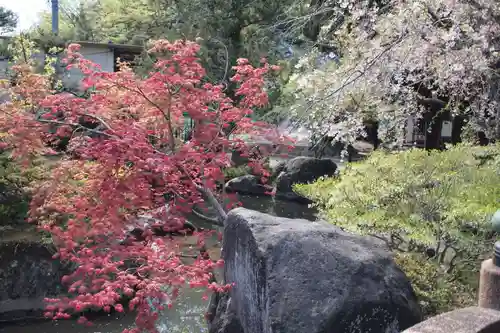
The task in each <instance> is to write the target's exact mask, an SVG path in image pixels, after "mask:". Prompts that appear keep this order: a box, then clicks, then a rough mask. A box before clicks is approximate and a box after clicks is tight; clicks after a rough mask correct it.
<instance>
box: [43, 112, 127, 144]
mask: <svg viewBox="0 0 500 333" xmlns="http://www.w3.org/2000/svg"><path fill="white" fill-rule="evenodd" d="M35 120H36V121H38V122H39V123H47V124H54V125H61V126H71V127H75V128H76V129H83V130H85V131H89V132H92V133H95V134H102V135H105V136H107V137H109V138H113V139H120V138H119V137H117V136H116V135H113V134H109V133H105V132H103V131H99V130H96V129H92V128H87V127H84V126H82V125H80V124H77V123H67V122H65V121H59V120H49V119H42V118H40V117H37V118H35Z"/></svg>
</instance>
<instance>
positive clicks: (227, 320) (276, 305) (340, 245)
mask: <svg viewBox="0 0 500 333" xmlns="http://www.w3.org/2000/svg"><path fill="white" fill-rule="evenodd" d="M223 259H224V260H225V267H224V276H225V280H226V281H225V282H226V283H235V286H234V287H233V288H232V289H231V290H230V292H229V294H228V295H225V296H220V299H222V301H220V302H219V306H218V309H217V313H215V315H214V317H213V319H212V320H211V325H210V333H271V332H272V333H290V332H293V333H357V332H360V333H367V332H370V333H396V332H401V331H402V330H404V329H406V328H408V327H411V326H413V325H414V324H416V323H418V322H419V321H420V320H421V311H420V307H419V305H418V302H417V299H416V296H415V294H414V292H413V289H412V287H411V285H410V283H409V281H408V279H407V278H406V276H405V275H404V273H403V272H402V271H401V270H400V269H399V268H398V267H397V266H396V264H395V263H394V261H393V260H392V256H391V253H390V252H389V251H388V250H387V249H386V248H385V245H384V244H383V243H382V242H381V241H379V240H377V239H375V238H371V237H362V236H358V235H354V234H350V233H347V232H344V231H341V230H340V229H338V228H336V227H333V226H331V225H329V224H327V223H326V222H323V221H319V222H310V221H307V220H300V219H295V220H292V219H287V218H279V217H275V216H271V215H267V214H263V213H259V212H256V211H251V210H248V209H244V208H237V209H234V210H232V211H231V212H230V213H229V214H228V218H227V220H226V225H225V228H224V245H223ZM224 297H225V298H224ZM230 327H233V329H229V328H230Z"/></svg>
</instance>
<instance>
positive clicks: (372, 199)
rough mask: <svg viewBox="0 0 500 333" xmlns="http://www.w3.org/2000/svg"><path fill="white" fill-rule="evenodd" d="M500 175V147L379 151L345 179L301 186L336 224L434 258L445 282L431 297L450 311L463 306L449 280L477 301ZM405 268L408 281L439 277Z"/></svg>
mask: <svg viewBox="0 0 500 333" xmlns="http://www.w3.org/2000/svg"><path fill="white" fill-rule="evenodd" d="M499 171H500V146H498V145H495V146H488V147H477V146H471V145H465V144H463V145H458V146H455V147H451V148H450V149H448V150H446V151H442V152H441V151H431V152H429V151H426V150H421V149H411V150H407V151H403V152H398V153H390V152H384V151H377V152H375V153H373V154H372V155H371V156H370V157H369V158H368V159H367V160H366V161H362V162H357V163H353V164H350V165H348V166H347V167H346V168H345V170H344V171H343V173H342V175H341V176H340V177H338V178H327V179H322V180H319V181H317V182H316V183H313V184H308V185H298V186H296V191H298V192H299V193H301V194H303V195H306V196H307V197H309V198H311V199H313V200H314V201H315V202H316V205H317V206H318V208H319V209H320V211H321V212H322V213H323V215H324V217H325V218H326V219H328V220H329V221H331V222H332V223H334V224H336V225H338V226H340V227H342V228H344V229H346V230H349V231H351V232H355V233H359V234H369V235H374V236H376V237H378V238H381V239H383V240H384V241H386V242H387V244H388V246H389V247H390V248H391V249H393V250H397V251H398V252H403V253H410V254H416V255H420V256H421V255H424V256H425V258H428V259H426V260H425V263H428V264H429V265H432V267H435V270H434V271H436V272H437V273H436V274H439V281H441V282H440V284H439V285H435V288H434V289H431V290H430V291H426V293H427V296H426V298H427V299H433V302H434V303H436V304H437V305H436V306H435V308H436V309H435V310H436V311H437V312H440V311H445V310H447V309H446V308H443V307H442V306H441V305H442V304H444V303H446V300H447V301H448V303H450V304H456V303H455V301H454V300H452V299H451V298H449V297H451V296H453V293H446V292H445V291H444V290H447V289H450V290H454V289H456V288H457V287H456V286H452V285H450V284H447V282H446V281H451V280H453V281H455V282H456V283H458V284H463V285H464V286H466V287H467V288H462V289H464V292H465V293H469V294H468V295H469V298H472V299H473V298H474V297H475V290H476V288H477V275H476V273H477V270H478V268H479V266H480V261H481V260H482V258H483V257H484V255H485V254H486V253H489V252H490V251H491V249H492V244H493V241H494V239H493V238H494V237H493V236H494V235H493V233H492V232H491V231H490V224H489V220H490V218H491V216H492V214H493V213H494V212H495V211H496V210H497V209H498V208H500V205H499V203H498V198H500V173H499ZM401 262H402V263H404V264H403V265H402V269H403V270H404V271H405V272H406V273H407V274H408V276H415V277H418V276H421V277H422V279H424V280H426V281H431V280H433V279H434V277H433V276H430V275H429V274H430V273H429V272H432V271H433V269H432V268H429V269H427V270H424V271H423V272H420V273H418V274H417V272H416V271H415V269H416V268H421V269H424V267H421V265H415V264H414V261H409V260H405V261H401ZM412 262H413V264H412ZM419 262H422V259H420V260H419ZM426 267H427V266H426ZM428 267H431V266H428ZM426 272H427V273H426ZM423 273H425V274H426V275H422V274H423ZM432 274H434V273H432ZM445 275H446V276H445ZM443 284H444V286H443ZM469 287H470V289H469ZM443 288H444V289H443ZM416 289H417V290H418V288H416ZM447 295H448V296H447ZM420 296H422V293H421V295H420ZM440 304H441V305H440Z"/></svg>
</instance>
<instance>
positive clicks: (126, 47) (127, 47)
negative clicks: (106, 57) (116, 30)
mask: <svg viewBox="0 0 500 333" xmlns="http://www.w3.org/2000/svg"><path fill="white" fill-rule="evenodd" d="M71 43H74V44H79V45H81V46H94V47H107V48H109V49H112V50H118V51H129V52H136V53H140V52H142V51H144V46H139V45H130V44H115V43H112V42H109V43H94V42H87V41H72V42H71Z"/></svg>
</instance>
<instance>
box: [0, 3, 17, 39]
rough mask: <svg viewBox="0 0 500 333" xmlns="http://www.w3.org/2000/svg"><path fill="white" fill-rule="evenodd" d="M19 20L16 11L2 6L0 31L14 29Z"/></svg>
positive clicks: (0, 9) (0, 7)
mask: <svg viewBox="0 0 500 333" xmlns="http://www.w3.org/2000/svg"><path fill="white" fill-rule="evenodd" d="M17 20H18V17H17V15H16V13H14V12H13V11H12V10H10V9H7V8H5V7H2V6H0V33H6V32H11V31H13V30H14V29H15V28H16V27H17Z"/></svg>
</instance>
